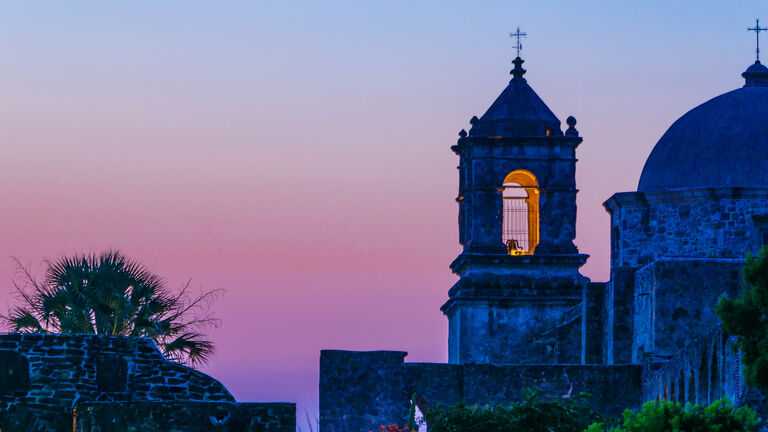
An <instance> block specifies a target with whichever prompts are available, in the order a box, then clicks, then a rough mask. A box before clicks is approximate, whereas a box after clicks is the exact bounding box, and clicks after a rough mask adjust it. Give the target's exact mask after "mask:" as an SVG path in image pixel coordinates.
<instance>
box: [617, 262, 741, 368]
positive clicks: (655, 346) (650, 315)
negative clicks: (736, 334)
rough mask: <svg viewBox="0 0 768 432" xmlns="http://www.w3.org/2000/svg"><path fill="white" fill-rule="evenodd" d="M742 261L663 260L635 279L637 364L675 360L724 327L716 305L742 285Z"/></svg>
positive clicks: (639, 271)
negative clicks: (646, 357)
mask: <svg viewBox="0 0 768 432" xmlns="http://www.w3.org/2000/svg"><path fill="white" fill-rule="evenodd" d="M743 265H744V261H743V260H741V259H686V258H663V259H658V260H655V261H653V262H652V263H651V264H648V265H647V266H645V267H643V268H641V269H640V270H638V271H637V273H636V274H635V284H634V285H635V296H634V301H635V308H634V309H635V313H634V334H633V337H632V341H633V348H632V353H633V356H632V362H633V363H640V362H642V359H643V353H644V352H649V353H653V354H657V355H659V354H660V355H674V354H675V353H676V352H678V351H679V350H680V348H682V347H684V346H686V345H688V344H689V343H691V342H693V341H694V340H697V339H699V338H701V337H703V336H705V335H706V334H708V333H709V332H710V331H711V330H712V329H713V328H715V327H717V326H719V324H720V319H719V318H718V317H717V315H715V311H714V308H715V304H716V303H717V300H718V298H719V297H720V295H722V294H726V295H728V296H731V297H734V296H737V295H738V293H739V289H740V286H741V268H742V266H743Z"/></svg>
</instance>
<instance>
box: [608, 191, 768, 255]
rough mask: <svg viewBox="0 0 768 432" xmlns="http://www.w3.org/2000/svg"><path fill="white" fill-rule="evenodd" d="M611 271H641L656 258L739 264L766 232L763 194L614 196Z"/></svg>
mask: <svg viewBox="0 0 768 432" xmlns="http://www.w3.org/2000/svg"><path fill="white" fill-rule="evenodd" d="M604 206H605V207H606V209H608V211H609V212H610V213H611V228H612V230H611V233H612V234H611V235H612V239H611V267H612V268H618V267H640V266H643V265H645V264H648V263H649V262H651V261H652V260H654V259H657V258H661V257H667V258H669V257H684V258H739V259H740V258H744V256H745V255H746V253H747V252H748V251H754V250H755V249H756V247H757V246H758V237H759V231H760V230H761V229H765V228H766V227H765V226H764V225H765V222H764V219H765V216H766V215H768V189H755V188H749V189H747V188H704V189H694V190H681V191H667V192H654V193H651V192H646V193H643V192H626V193H618V194H615V195H614V196H613V197H611V199H609V200H608V201H606V202H605V204H604Z"/></svg>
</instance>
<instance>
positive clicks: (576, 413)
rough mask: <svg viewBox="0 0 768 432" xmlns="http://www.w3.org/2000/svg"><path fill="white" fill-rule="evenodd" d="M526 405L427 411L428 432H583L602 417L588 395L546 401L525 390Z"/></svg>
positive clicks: (450, 408) (465, 406)
mask: <svg viewBox="0 0 768 432" xmlns="http://www.w3.org/2000/svg"><path fill="white" fill-rule="evenodd" d="M524 393H525V394H524V401H523V402H521V403H512V404H510V405H507V406H477V405H471V406H468V405H466V404H461V403H460V404H458V405H453V406H450V407H442V406H438V407H435V408H431V409H427V410H425V412H424V419H425V420H426V422H427V424H428V425H429V432H552V431H557V432H583V431H584V429H585V428H586V427H587V426H588V425H590V424H592V423H594V422H600V421H602V417H601V416H600V415H599V414H598V413H597V412H595V411H594V410H592V408H590V407H588V406H587V405H586V403H585V401H586V399H587V398H588V397H589V395H587V394H585V393H581V394H578V395H576V396H573V397H570V398H567V399H553V400H544V399H543V398H542V397H541V396H542V394H541V393H542V392H541V391H539V390H531V389H529V390H526V391H525V392H524Z"/></svg>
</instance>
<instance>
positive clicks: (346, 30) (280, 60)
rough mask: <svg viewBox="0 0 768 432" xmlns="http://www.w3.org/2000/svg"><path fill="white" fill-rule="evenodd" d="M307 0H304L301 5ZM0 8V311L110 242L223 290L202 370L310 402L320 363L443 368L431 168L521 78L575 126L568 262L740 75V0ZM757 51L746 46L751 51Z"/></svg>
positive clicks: (452, 216) (600, 258)
mask: <svg viewBox="0 0 768 432" xmlns="http://www.w3.org/2000/svg"><path fill="white" fill-rule="evenodd" d="M323 3H328V2H323ZM323 3H320V2H313V3H309V2H292V1H286V2H274V3H270V4H267V5H263V4H257V3H255V2H195V1H183V2H182V1H170V2H163V3H162V4H161V5H158V4H155V3H150V2H123V3H117V2H95V1H92V2H79V1H71V2H66V3H63V2H61V3H50V2H34V1H29V2H26V1H25V2H0V203H2V212H1V213H0V214H1V215H2V216H0V217H2V220H3V221H2V224H0V288H2V287H3V286H5V287H6V288H5V289H0V304H2V305H5V304H6V303H8V302H9V301H10V300H11V296H10V291H11V281H12V279H13V278H14V267H13V264H12V260H11V257H12V256H15V257H18V258H20V259H21V260H22V261H24V262H29V263H31V264H32V265H33V268H35V269H36V270H38V271H41V270H42V269H43V266H42V260H43V259H44V258H56V257H58V256H60V255H62V254H67V253H73V252H88V251H99V250H102V249H106V248H119V249H121V250H122V251H123V252H125V253H126V254H128V255H130V256H132V257H134V258H135V259H137V260H139V261H141V262H143V263H145V264H146V265H148V266H149V267H150V268H151V269H153V270H154V271H155V272H157V273H159V274H161V275H164V276H165V277H166V278H167V280H168V283H169V284H170V285H171V286H180V285H181V284H182V283H184V282H185V281H186V280H187V279H191V280H192V285H193V286H194V287H201V288H205V289H214V288H224V289H226V290H227V293H226V295H225V297H224V298H223V299H221V300H220V301H219V302H218V303H216V304H215V306H214V309H215V311H216V313H217V315H218V316H219V317H220V318H221V319H222V320H223V325H222V327H221V328H219V329H217V330H215V331H213V332H212V334H211V336H212V338H213V339H214V340H215V341H216V343H217V344H218V351H217V354H216V355H215V357H214V359H213V361H212V362H211V363H210V364H209V365H208V366H207V367H206V368H205V371H206V372H208V373H210V374H211V375H213V376H214V377H216V378H218V379H220V380H221V381H222V382H223V383H224V384H225V385H226V386H227V387H228V388H229V389H230V390H231V391H232V392H233V393H234V394H235V396H236V397H237V398H238V399H239V400H243V401H251V400H257V401H273V400H287V401H297V402H299V404H300V405H299V413H300V414H302V415H303V412H304V410H308V411H309V412H310V413H314V412H315V411H316V409H317V408H316V404H317V365H318V358H319V351H320V349H323V348H340V349H361V350H365V349H398V350H406V351H408V352H409V353H410V354H409V356H408V360H411V361H446V359H447V346H446V342H447V321H446V319H445V318H444V317H443V315H442V314H441V313H440V311H439V309H438V308H439V307H440V305H441V304H442V303H443V302H444V301H445V300H446V298H447V291H448V289H449V288H450V286H451V285H452V284H453V282H454V281H455V277H454V276H453V275H451V273H450V270H449V269H448V264H449V263H450V262H451V260H452V259H453V258H454V257H455V256H456V254H457V253H458V251H459V245H458V241H457V237H458V233H457V225H456V216H457V215H456V212H457V207H456V204H455V202H454V198H455V195H456V192H457V184H458V178H457V172H456V169H455V167H456V165H457V162H458V160H457V158H456V157H455V155H453V154H452V152H451V151H450V146H451V145H452V144H453V143H455V140H456V138H457V133H458V131H459V130H460V129H462V128H467V127H468V120H469V118H470V117H472V115H478V116H479V115H481V114H482V113H483V112H484V111H485V109H486V108H487V107H488V106H489V105H490V104H491V102H492V101H493V100H494V98H495V97H496V96H497V95H498V94H499V93H500V92H501V90H502V89H503V88H504V86H505V85H506V83H507V81H508V79H509V76H508V71H509V69H510V67H511V65H510V63H509V62H510V60H511V59H512V57H513V53H514V52H513V49H512V46H513V43H512V41H511V40H509V38H508V37H507V33H509V32H511V31H514V29H515V28H516V27H517V26H520V27H521V28H522V29H523V30H524V31H526V32H528V34H529V37H528V38H527V39H525V40H524V41H523V47H524V51H523V58H524V59H525V60H526V63H525V67H526V69H527V70H528V74H527V75H526V78H528V80H529V83H530V84H531V85H532V86H533V88H534V89H535V90H536V91H537V92H538V94H539V95H540V96H541V97H542V98H543V99H544V101H545V102H547V104H548V105H549V106H550V108H551V109H552V110H553V111H554V112H555V114H556V115H557V116H558V117H559V118H560V119H561V120H564V119H565V118H566V117H567V116H568V115H574V116H575V117H576V118H577V119H578V121H579V123H578V125H577V127H578V129H579V131H580V132H581V134H582V136H583V137H584V143H583V144H582V145H581V147H580V148H579V150H578V153H577V154H578V157H579V159H580V161H579V164H578V169H577V183H578V187H579V189H580V193H579V200H578V205H579V214H578V235H577V239H576V243H577V245H578V246H579V248H580V250H581V251H582V252H584V253H588V254H590V255H591V258H590V260H589V262H588V264H587V265H586V266H585V267H584V268H583V272H584V274H586V275H587V276H589V277H591V278H593V279H594V280H605V279H606V277H607V274H608V235H609V230H608V217H607V214H606V213H605V211H604V210H603V208H602V206H601V204H602V202H603V201H604V200H606V199H607V198H608V197H610V195H611V194H612V193H614V192H618V191H627V190H633V189H634V188H635V187H636V185H637V179H638V178H639V175H640V171H641V169H642V166H643V163H644V161H645V158H646V157H647V155H648V154H649V152H650V150H651V148H652V146H653V144H654V143H655V142H656V141H657V140H658V138H659V137H660V136H661V134H662V133H663V132H664V130H665V129H666V128H667V127H668V126H669V125H670V124H671V123H672V122H673V121H674V120H675V119H676V118H678V117H679V116H680V115H682V114H683V113H685V112H686V111H687V110H688V109H690V108H692V107H694V106H695V105H698V104H699V103H701V102H703V101H705V100H707V99H709V98H711V97H713V96H716V95H718V94H720V93H723V92H725V91H727V90H730V89H733V88H736V87H738V86H741V85H742V84H743V81H742V79H741V77H740V75H739V74H740V73H741V72H742V71H743V70H744V69H746V67H747V66H748V65H749V64H751V62H752V61H753V60H754V35H752V34H750V33H748V32H746V30H745V29H746V27H747V26H749V25H752V24H753V23H754V19H755V17H759V16H763V17H765V18H764V19H765V21H766V22H768V6H767V5H766V4H765V2H761V1H744V2H738V3H731V2H729V3H728V4H726V3H725V2H716V1H712V2H704V1H680V2H654V1H651V2H642V3H640V2H633V3H632V4H630V3H629V2H597V1H594V2H579V4H578V5H576V3H574V2H566V1H560V2H547V3H546V4H540V3H539V2H442V1H425V2H419V4H418V5H413V4H412V3H413V2H406V1H386V2H338V3H333V4H323ZM766 46H768V40H766Z"/></svg>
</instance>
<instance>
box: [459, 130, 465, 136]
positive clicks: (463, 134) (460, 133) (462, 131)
mask: <svg viewBox="0 0 768 432" xmlns="http://www.w3.org/2000/svg"><path fill="white" fill-rule="evenodd" d="M459 137H461V138H466V137H467V131H465V130H464V129H462V130H461V131H460V132H459Z"/></svg>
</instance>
